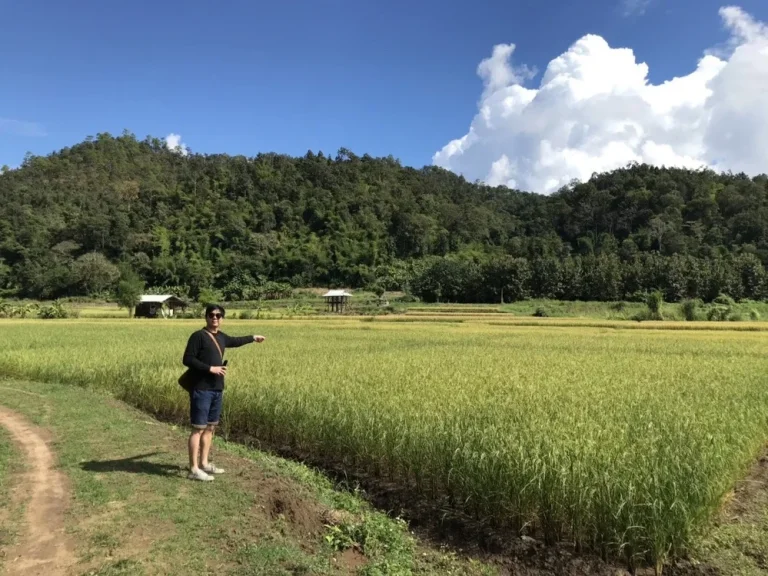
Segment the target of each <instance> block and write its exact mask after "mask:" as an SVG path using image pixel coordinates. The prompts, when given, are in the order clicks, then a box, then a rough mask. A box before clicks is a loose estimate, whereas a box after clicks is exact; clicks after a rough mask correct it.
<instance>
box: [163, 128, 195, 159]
mask: <svg viewBox="0 0 768 576" xmlns="http://www.w3.org/2000/svg"><path fill="white" fill-rule="evenodd" d="M165 145H166V146H167V147H168V149H169V150H173V151H174V152H178V153H179V154H181V155H182V156H186V155H187V154H189V150H188V149H187V145H186V144H184V142H182V141H181V136H180V135H179V134H174V133H173V132H171V133H170V134H168V136H166V137H165Z"/></svg>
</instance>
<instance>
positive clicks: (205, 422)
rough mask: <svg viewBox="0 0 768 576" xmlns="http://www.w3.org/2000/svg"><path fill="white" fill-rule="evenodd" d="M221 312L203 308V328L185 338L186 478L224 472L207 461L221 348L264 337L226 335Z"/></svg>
mask: <svg viewBox="0 0 768 576" xmlns="http://www.w3.org/2000/svg"><path fill="white" fill-rule="evenodd" d="M224 314H225V311H224V308H222V307H221V306H219V305H217V304H210V305H208V306H207V307H206V309H205V328H203V329H202V330H198V331H197V332H194V333H193V334H192V335H191V336H190V337H189V340H188V341H187V348H186V350H184V358H183V359H182V362H183V364H184V365H185V366H186V367H187V368H189V372H190V373H191V374H190V378H191V383H192V386H191V389H190V392H189V416H190V421H191V424H192V433H191V434H190V435H189V476H188V478H189V479H190V480H201V481H210V480H213V475H214V474H221V473H223V472H224V470H222V469H221V468H217V467H216V466H214V465H213V463H212V462H209V461H208V455H209V453H210V450H211V444H212V443H213V431H214V429H215V428H216V426H217V425H218V423H219V416H220V415H221V407H222V401H223V396H224V376H226V374H227V367H226V365H225V362H224V350H225V349H226V348H237V347H238V346H244V345H245V344H250V343H251V342H258V343H261V342H264V340H265V338H264V336H239V337H232V336H227V335H226V334H224V332H222V331H221V330H220V328H221V322H222V320H223V319H224ZM198 456H199V462H198ZM198 464H199V465H198Z"/></svg>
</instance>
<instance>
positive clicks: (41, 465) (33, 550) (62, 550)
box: [0, 406, 75, 576]
mask: <svg viewBox="0 0 768 576" xmlns="http://www.w3.org/2000/svg"><path fill="white" fill-rule="evenodd" d="M0 425H2V426H3V427H4V428H6V429H7V430H8V431H9V432H10V434H11V438H12V439H13V440H14V442H16V444H17V445H18V446H19V447H20V448H21V451H22V454H23V458H24V460H25V466H24V468H25V471H24V473H23V474H22V476H21V480H20V481H19V482H18V484H17V486H16V487H15V488H14V489H15V490H17V491H18V494H17V496H19V497H20V498H21V499H22V500H24V501H25V502H26V508H25V513H24V519H23V521H22V523H21V533H20V535H19V540H18V542H17V543H16V544H15V545H14V546H13V547H11V548H10V549H9V550H7V551H6V552H7V553H6V556H5V559H6V560H5V574H6V575H7V576H20V575H22V574H24V575H26V576H43V575H46V576H64V575H65V574H66V573H67V569H68V568H69V567H70V566H72V565H74V563H75V556H74V553H73V552H72V546H71V542H70V539H69V538H68V537H67V535H66V534H65V532H64V513H65V511H66V510H67V506H68V504H69V492H68V490H67V483H66V478H65V476H64V474H62V473H61V472H60V471H59V470H57V469H56V468H55V464H56V459H55V457H54V455H53V452H52V451H51V449H50V448H49V446H48V442H47V441H46V439H45V432H44V431H42V430H41V429H39V428H37V427H36V426H34V425H32V424H30V423H29V422H27V420H26V419H24V418H22V417H21V416H19V415H18V414H16V413H15V412H13V411H11V410H9V409H7V408H5V407H3V406H0Z"/></svg>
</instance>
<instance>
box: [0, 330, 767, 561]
mask: <svg viewBox="0 0 768 576" xmlns="http://www.w3.org/2000/svg"><path fill="white" fill-rule="evenodd" d="M198 326H199V323H198V322H195V321H179V320H173V321H162V320H155V321H151V320H148V321H142V320H103V321H99V320H84V319H80V320H72V321H48V322H46V321H31V320H30V321H21V320H19V321H5V322H2V327H3V330H2V331H0V371H2V373H4V374H6V375H13V376H19V377H26V378H31V379H40V380H46V381H56V382H66V383H72V384H78V385H85V386H90V387H94V388H100V389H106V390H109V391H111V392H113V393H114V394H116V395H117V396H119V397H121V398H123V399H125V400H127V401H129V402H131V403H133V404H135V405H137V406H140V407H142V408H144V409H146V410H149V411H152V412H154V413H157V414H160V415H163V416H165V417H170V418H174V419H178V420H185V419H186V416H187V398H186V395H185V393H184V392H183V391H182V390H181V388H179V387H178V385H177V384H176V378H177V377H178V375H179V374H180V373H181V371H182V369H183V368H182V366H181V363H180V362H181V355H182V351H183V348H184V345H185V343H186V338H187V336H188V334H189V333H190V332H191V331H192V330H193V329H195V328H197V327H198ZM686 327H687V328H689V329H687V330H684V331H683V330H657V329H644V330H616V329H612V328H608V327H589V326H579V325H574V326H559V327H558V326H551V325H545V326H514V325H504V326H499V325H490V324H488V323H480V322H473V321H467V322H464V323H454V324H447V323H439V322H433V323H429V322H387V321H378V320H377V321H373V322H371V321H368V322H363V321H360V320H355V319H351V320H324V321H322V322H319V321H310V320H306V321H304V320H293V321H268V322H259V323H257V322H246V321H228V323H227V327H226V331H227V332H229V333H230V334H233V335H237V334H248V333H254V332H256V333H262V334H264V335H266V336H267V338H268V340H267V343H265V344H263V345H255V344H254V345H250V346H247V347H245V348H240V349H236V350H230V351H229V352H228V354H227V356H228V358H229V363H230V376H229V377H228V391H227V394H226V397H225V414H224V420H225V425H226V431H228V432H235V433H237V434H240V435H248V436H250V437H255V438H258V439H260V440H263V441H264V442H266V443H270V444H273V445H289V446H291V447H292V448H294V449H296V450H298V451H301V452H308V453H311V454H313V455H314V456H315V457H316V458H318V459H325V460H327V461H335V462H338V461H339V460H343V461H344V462H345V463H346V466H347V467H348V468H349V469H350V471H355V472H359V473H365V474H369V475H376V476H378V477H380V478H382V479H385V480H387V481H388V482H391V481H395V482H397V483H400V484H401V485H413V486H414V487H415V488H414V489H415V490H417V491H418V493H419V495H420V497H421V498H423V499H424V500H430V501H433V502H437V501H440V502H443V501H444V500H446V499H448V500H449V501H450V502H453V504H454V506H456V507H459V508H461V509H462V510H463V511H465V512H466V513H468V514H472V515H475V516H477V517H478V518H482V519H485V520H487V521H489V522H494V523H496V524H501V525H506V526H512V527H516V528H522V527H525V529H527V530H532V531H535V533H537V534H540V535H542V536H543V537H545V538H546V539H547V540H548V541H555V540H563V541H570V542H576V543H577V544H578V545H580V546H581V547H583V548H588V549H592V550H597V551H599V552H602V553H605V554H608V555H613V556H624V557H628V558H631V559H636V560H638V561H648V562H651V563H654V562H656V563H660V562H663V561H664V560H665V559H667V558H669V557H674V556H677V555H680V554H682V553H684V552H685V551H686V550H687V549H689V547H690V546H691V545H692V544H693V543H695V542H696V539H697V537H698V536H699V535H700V534H701V532H702V531H703V530H705V529H706V528H707V525H708V521H709V520H710V519H711V518H712V517H713V514H714V513H715V512H716V511H717V509H718V508H719V506H720V504H721V502H722V499H723V497H724V496H725V495H726V494H727V493H728V491H729V490H730V489H731V488H732V487H733V486H734V484H735V483H736V482H738V480H739V479H740V478H741V477H743V475H744V474H745V472H746V470H747V469H748V468H749V466H750V465H751V464H752V463H753V462H754V461H755V459H756V457H757V456H758V454H759V453H760V451H761V450H762V449H763V447H764V446H765V444H766V441H767V440H768V354H766V351H768V346H767V345H768V334H765V333H763V332H750V331H733V330H723V329H719V330H717V331H714V330H709V331H705V330H694V329H690V328H691V326H686Z"/></svg>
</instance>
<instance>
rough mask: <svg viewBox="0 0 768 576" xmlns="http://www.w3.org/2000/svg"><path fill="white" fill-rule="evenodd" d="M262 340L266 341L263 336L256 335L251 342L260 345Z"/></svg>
mask: <svg viewBox="0 0 768 576" xmlns="http://www.w3.org/2000/svg"><path fill="white" fill-rule="evenodd" d="M264 340H266V338H264V336H258V335H256V336H254V337H253V341H254V342H256V343H257V344H261V343H262V342H264Z"/></svg>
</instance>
